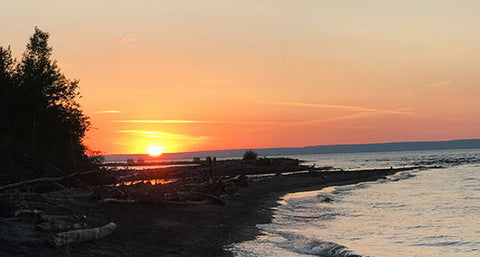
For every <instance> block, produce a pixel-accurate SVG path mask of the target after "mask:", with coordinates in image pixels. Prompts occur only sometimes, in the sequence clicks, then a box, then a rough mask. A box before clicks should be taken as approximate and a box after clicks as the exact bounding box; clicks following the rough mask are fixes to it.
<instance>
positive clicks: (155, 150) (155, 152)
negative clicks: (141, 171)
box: [147, 146, 163, 156]
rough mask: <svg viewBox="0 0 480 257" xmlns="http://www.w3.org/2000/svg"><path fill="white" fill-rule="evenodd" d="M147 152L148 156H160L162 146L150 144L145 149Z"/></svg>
mask: <svg viewBox="0 0 480 257" xmlns="http://www.w3.org/2000/svg"><path fill="white" fill-rule="evenodd" d="M147 153H148V155H150V156H160V155H162V153H163V147H161V146H150V147H149V148H148V150H147Z"/></svg>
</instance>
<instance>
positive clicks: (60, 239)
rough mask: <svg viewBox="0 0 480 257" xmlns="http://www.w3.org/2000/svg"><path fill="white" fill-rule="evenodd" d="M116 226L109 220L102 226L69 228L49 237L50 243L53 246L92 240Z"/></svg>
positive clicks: (106, 233)
mask: <svg viewBox="0 0 480 257" xmlns="http://www.w3.org/2000/svg"><path fill="white" fill-rule="evenodd" d="M116 227H117V224H115V223H113V222H110V223H108V224H107V225H105V226H103V227H98V228H90V229H79V230H70V231H67V232H63V233H58V234H56V235H55V236H54V237H53V238H51V240H50V243H51V244H52V245H54V246H62V245H66V244H70V243H79V242H86V241H94V240H97V239H99V238H102V237H106V236H109V235H111V234H112V233H113V230H115V228H116Z"/></svg>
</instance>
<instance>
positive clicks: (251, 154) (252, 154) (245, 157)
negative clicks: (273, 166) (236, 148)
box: [243, 150, 257, 161]
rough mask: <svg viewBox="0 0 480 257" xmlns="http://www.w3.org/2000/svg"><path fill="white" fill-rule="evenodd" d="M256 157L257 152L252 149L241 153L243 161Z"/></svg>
mask: <svg viewBox="0 0 480 257" xmlns="http://www.w3.org/2000/svg"><path fill="white" fill-rule="evenodd" d="M256 159H257V153H256V152H254V151H252V150H248V151H246V152H245V153H244V154H243V160H244V161H251V160H256Z"/></svg>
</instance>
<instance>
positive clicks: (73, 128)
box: [0, 27, 90, 180]
mask: <svg viewBox="0 0 480 257" xmlns="http://www.w3.org/2000/svg"><path fill="white" fill-rule="evenodd" d="M48 39H49V34H48V33H46V32H43V31H41V30H40V29H39V28H37V27H36V28H35V33H34V34H33V35H32V36H31V37H30V40H29V42H28V44H27V47H26V50H25V52H24V53H23V55H22V57H21V60H20V61H17V60H16V59H14V58H12V53H11V49H10V46H8V47H0V172H1V173H0V176H2V177H4V178H5V179H8V180H12V179H13V180H15V179H23V178H31V177H38V176H45V175H61V174H58V173H70V172H73V171H78V170H79V169H84V168H85V167H86V166H88V165H89V160H88V158H87V156H86V154H85V151H86V149H85V147H84V145H83V143H82V139H83V138H84V136H85V132H86V131H87V129H88V128H89V126H90V123H89V120H88V117H87V116H86V115H85V114H84V112H83V111H82V110H81V108H80V105H79V103H78V98H79V97H80V95H79V92H78V83H79V81H78V80H70V79H68V78H66V77H65V75H64V74H62V73H61V71H60V69H59V67H58V66H57V63H56V61H55V60H52V59H51V55H52V48H51V47H50V46H49V44H48ZM55 173H57V174H55Z"/></svg>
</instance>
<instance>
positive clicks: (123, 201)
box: [97, 198, 137, 203]
mask: <svg viewBox="0 0 480 257" xmlns="http://www.w3.org/2000/svg"><path fill="white" fill-rule="evenodd" d="M135 202H137V201H136V200H131V199H125V200H124V199H117V198H104V199H102V200H98V201H97V203H135Z"/></svg>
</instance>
